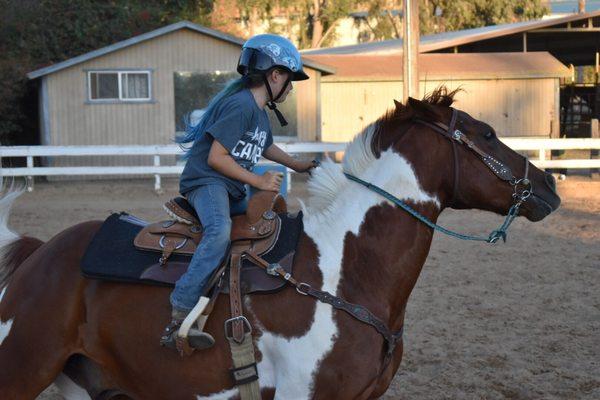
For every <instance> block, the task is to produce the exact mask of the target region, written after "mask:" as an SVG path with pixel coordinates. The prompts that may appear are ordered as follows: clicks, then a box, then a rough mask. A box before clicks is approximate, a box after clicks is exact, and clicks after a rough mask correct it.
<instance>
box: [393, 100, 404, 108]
mask: <svg viewBox="0 0 600 400" xmlns="http://www.w3.org/2000/svg"><path fill="white" fill-rule="evenodd" d="M394 105H395V106H396V109H400V108H402V107H404V105H403V104H402V103H400V102H399V101H398V100H396V99H394Z"/></svg>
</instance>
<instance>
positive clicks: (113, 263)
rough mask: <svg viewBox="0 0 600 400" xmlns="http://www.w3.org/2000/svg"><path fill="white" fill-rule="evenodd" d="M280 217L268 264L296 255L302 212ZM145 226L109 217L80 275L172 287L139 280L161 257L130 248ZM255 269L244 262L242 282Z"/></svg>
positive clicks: (181, 259) (183, 259)
mask: <svg viewBox="0 0 600 400" xmlns="http://www.w3.org/2000/svg"><path fill="white" fill-rule="evenodd" d="M279 217H280V218H281V231H280V234H279V238H278V239H277V242H276V244H275V246H273V248H272V249H271V250H270V251H269V252H267V253H265V254H263V255H262V256H261V257H263V258H264V259H265V260H266V261H268V262H270V263H276V262H279V261H281V260H282V259H283V258H284V257H286V256H288V255H289V254H290V253H291V252H293V251H295V249H296V246H297V245H298V240H299V238H300V233H301V232H302V230H303V224H302V213H301V212H300V213H298V215H296V216H292V215H290V214H280V215H279ZM147 224H148V223H147V222H145V221H142V220H140V219H138V218H136V217H134V216H131V215H129V214H127V213H120V214H112V215H111V216H109V217H108V218H107V219H106V220H105V221H104V223H103V224H102V226H101V227H100V229H99V230H98V232H97V233H96V235H95V236H94V238H93V239H92V242H91V243H90V244H89V246H88V248H87V250H86V252H85V255H84V256H83V260H82V262H81V272H82V274H83V275H84V276H85V277H87V278H92V279H101V280H109V281H117V282H132V283H148V284H154V285H161V286H172V284H168V283H165V282H163V281H155V280H152V279H145V278H141V276H142V274H143V273H144V271H145V270H147V269H148V268H149V267H151V266H153V265H156V264H157V263H158V259H159V257H160V253H158V252H151V251H142V250H138V249H137V248H135V246H134V245H133V239H134V238H135V236H136V235H137V234H138V233H139V231H140V230H142V228H143V227H144V226H145V225H147ZM190 259H191V256H182V255H172V256H171V257H169V263H174V264H175V263H185V264H188V263H189V262H190ZM167 268H168V264H167ZM255 268H258V267H256V266H255V265H253V264H252V263H250V262H249V261H247V260H245V261H244V263H243V264H242V281H243V280H244V270H246V269H255ZM273 279H278V278H273ZM284 285H285V281H283V280H281V285H280V287H283V286H284Z"/></svg>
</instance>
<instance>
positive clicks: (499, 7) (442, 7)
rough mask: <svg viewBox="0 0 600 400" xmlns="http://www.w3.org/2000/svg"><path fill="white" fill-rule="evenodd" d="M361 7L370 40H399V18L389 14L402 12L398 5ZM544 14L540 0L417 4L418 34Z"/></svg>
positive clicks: (376, 2) (384, 2) (384, 1)
mask: <svg viewBox="0 0 600 400" xmlns="http://www.w3.org/2000/svg"><path fill="white" fill-rule="evenodd" d="M362 4H364V5H367V6H368V10H369V18H368V20H367V21H366V22H367V25H368V27H369V30H370V35H369V36H370V39H371V40H384V39H393V38H399V37H401V34H402V28H401V27H402V17H401V15H400V14H392V13H391V10H401V9H402V2H401V1H400V2H396V1H390V0H369V1H364V2H362ZM548 12H549V10H548V8H547V7H546V6H545V5H544V4H543V2H542V0H420V2H419V25H420V31H421V33H422V34H433V33H440V32H448V31H456V30H461V29H471V28H478V27H482V26H488V25H497V24H504V23H511V22H518V21H526V20H530V19H538V18H541V17H542V16H544V15H545V14H547V13H548Z"/></svg>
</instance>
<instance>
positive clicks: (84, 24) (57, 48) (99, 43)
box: [0, 0, 208, 144]
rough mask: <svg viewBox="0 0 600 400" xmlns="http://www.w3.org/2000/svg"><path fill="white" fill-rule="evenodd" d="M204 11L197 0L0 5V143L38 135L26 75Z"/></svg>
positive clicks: (21, 0)
mask: <svg viewBox="0 0 600 400" xmlns="http://www.w3.org/2000/svg"><path fill="white" fill-rule="evenodd" d="M207 1H208V0H207ZM205 8H206V6H205V5H204V4H203V2H202V1H197V0H178V1H169V0H137V1H126V0H112V1H88V0H0V54H2V58H1V59H0V99H1V100H0V143H2V144H18V143H21V144H22V143H27V142H31V141H32V138H31V137H28V135H29V136H31V132H33V131H36V130H37V126H38V121H37V118H36V115H35V110H36V109H37V104H36V101H35V92H36V91H35V87H33V86H32V85H31V83H30V82H29V81H28V79H27V77H26V74H27V73H28V72H31V71H33V70H36V69H38V68H41V67H44V66H47V65H51V64H53V63H56V62H60V61H64V60H67V59H69V58H72V57H75V56H77V55H80V54H83V53H86V52H88V51H92V50H95V49H98V48H101V47H104V46H107V45H109V44H113V43H115V42H117V41H120V40H124V39H127V38H130V37H132V36H136V35H139V34H141V33H144V32H147V31H150V30H153V29H156V28H159V27H162V26H164V25H166V24H168V23H171V22H174V21H176V20H179V19H180V18H185V17H191V16H194V15H197V14H198V13H199V10H203V9H205Z"/></svg>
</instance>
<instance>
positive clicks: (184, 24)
mask: <svg viewBox="0 0 600 400" xmlns="http://www.w3.org/2000/svg"><path fill="white" fill-rule="evenodd" d="M180 29H190V30H192V31H195V32H198V33H202V34H205V35H208V36H212V37H214V38H216V39H220V40H223V41H225V42H229V43H232V44H236V45H239V46H242V45H243V44H244V42H245V40H244V39H241V38H238V37H235V36H231V35H228V34H226V33H223V32H220V31H217V30H214V29H210V28H206V27H204V26H202V25H198V24H194V23H192V22H189V21H180V22H176V23H174V24H171V25H167V26H164V27H162V28H159V29H155V30H153V31H150V32H146V33H143V34H141V35H138V36H134V37H132V38H129V39H126V40H123V41H120V42H117V43H114V44H111V45H109V46H106V47H102V48H100V49H97V50H94V51H90V52H88V53H85V54H82V55H79V56H77V57H73V58H70V59H68V60H65V61H62V62H59V63H56V64H53V65H50V66H47V67H44V68H40V69H37V70H35V71H32V72H30V73H28V74H27V77H28V78H29V79H35V78H39V77H41V76H44V75H48V74H52V73H54V72H57V71H60V70H62V69H65V68H69V67H72V66H73V65H77V64H80V63H83V62H86V61H88V60H91V59H94V58H97V57H101V56H103V55H105V54H108V53H112V52H114V51H117V50H121V49H124V48H126V47H129V46H133V45H136V44H138V43H141V42H144V41H147V40H151V39H154V38H156V37H158V36H162V35H166V34H167V33H171V32H175V31H177V30H180ZM303 62H304V65H306V66H307V67H309V68H313V69H316V70H319V71H321V72H323V73H325V74H332V73H334V72H335V70H334V69H332V68H331V67H328V66H326V65H321V64H319V63H318V62H316V61H310V60H307V61H305V59H304V58H303Z"/></svg>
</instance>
